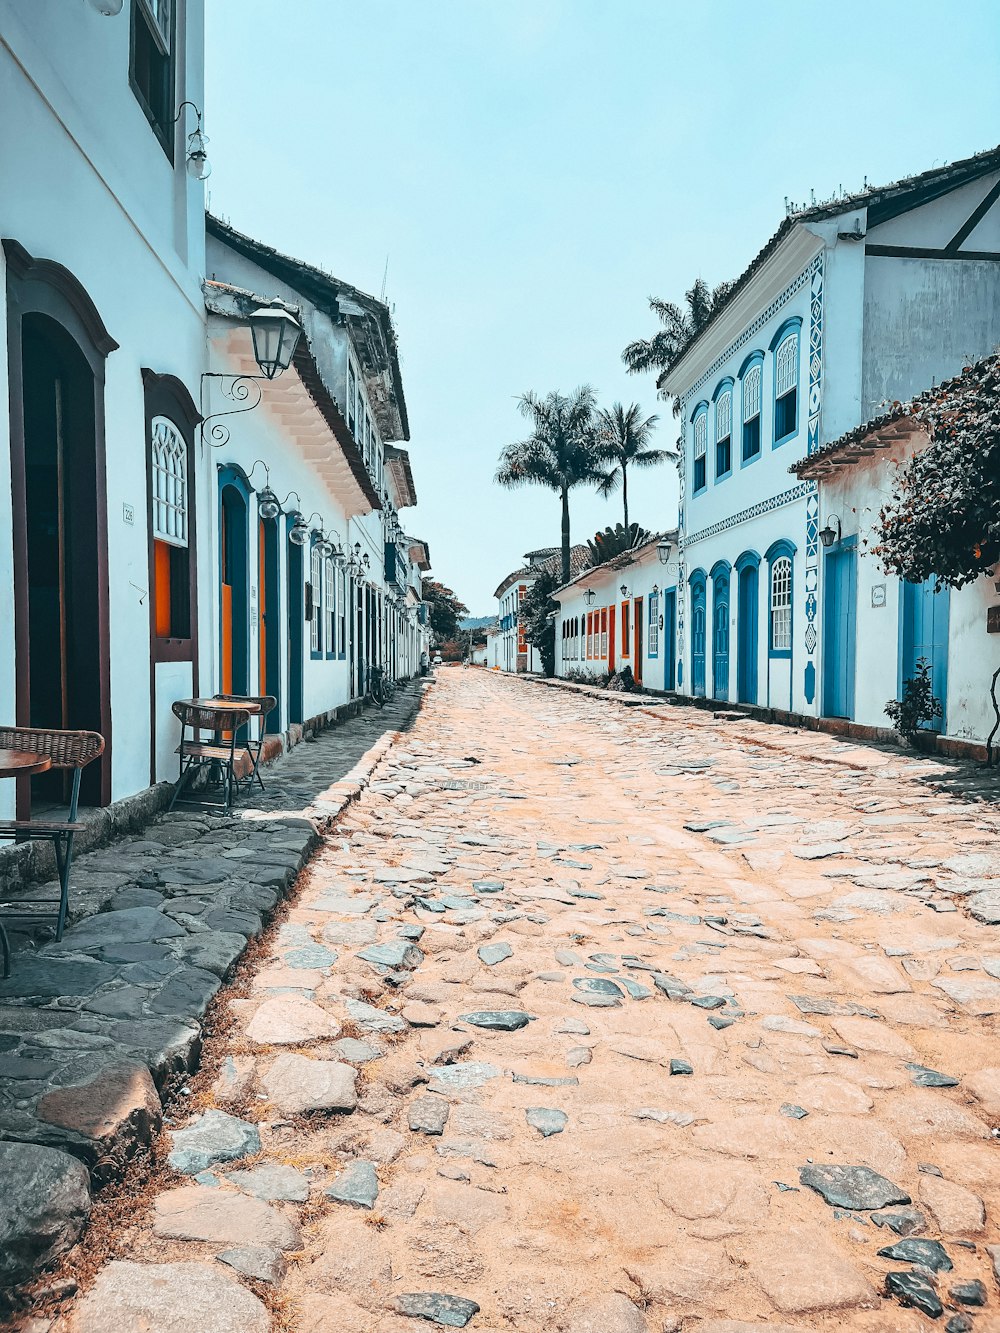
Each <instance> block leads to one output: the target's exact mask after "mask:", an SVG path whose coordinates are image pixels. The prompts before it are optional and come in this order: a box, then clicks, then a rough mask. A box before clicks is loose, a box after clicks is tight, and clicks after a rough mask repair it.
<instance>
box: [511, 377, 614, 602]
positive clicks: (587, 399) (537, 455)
mask: <svg viewBox="0 0 1000 1333" xmlns="http://www.w3.org/2000/svg"><path fill="white" fill-rule="evenodd" d="M518 410H519V411H520V413H521V415H522V416H525V417H527V418H528V420H529V421H530V422H531V434H530V435H529V436H528V438H527V439H526V440H519V441H517V442H516V443H514V444H508V445H507V447H506V448H505V449H504V450H503V452H502V453H501V455H500V462H499V465H498V467H497V471H496V477H495V480H496V482H497V483H498V484H499V485H500V486H506V487H508V488H512V489H513V488H516V487H518V486H528V485H537V486H547V487H548V489H549V490H551V491H555V492H556V493H557V494H558V496H559V498H560V500H561V502H562V575H563V577H562V581H563V583H566V582H568V581H569V576H570V526H569V493H570V491H571V490H573V489H574V488H575V487H577V486H582V485H585V484H588V483H589V484H591V485H593V484H596V483H598V482H600V481H601V480H602V478H603V476H604V470H603V468H602V466H601V460H600V458H599V456H598V452H597V437H596V426H595V421H594V413H595V411H596V399H595V397H594V391H593V389H592V388H591V387H590V386H589V385H587V384H585V385H583V386H582V387H581V388H579V389H576V390H574V392H573V393H571V394H568V395H567V394H561V393H550V394H548V395H546V397H544V398H540V397H539V396H538V395H537V394H535V393H530V392H529V393H525V394H522V395H521V397H520V399H519V400H518Z"/></svg>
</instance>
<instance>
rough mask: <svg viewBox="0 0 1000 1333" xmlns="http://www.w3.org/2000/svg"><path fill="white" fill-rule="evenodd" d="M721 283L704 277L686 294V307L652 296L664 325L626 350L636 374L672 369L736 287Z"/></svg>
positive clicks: (627, 360)
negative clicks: (711, 281)
mask: <svg viewBox="0 0 1000 1333" xmlns="http://www.w3.org/2000/svg"><path fill="white" fill-rule="evenodd" d="M734 285H735V284H734V283H732V282H720V283H719V285H718V286H717V287H714V288H712V287H709V285H708V283H707V282H705V280H704V279H703V278H696V279H695V282H694V285H693V286H692V287H691V288H690V289H689V290H688V291H686V292H685V293H684V302H685V304H684V305H683V306H680V305H677V304H676V303H675V302H673V301H661V300H660V299H659V298H658V297H656V296H651V297H650V298H649V308H650V310H652V312H653V314H654V315H656V316H657V317H658V319H659V321H660V323H661V324H662V325H663V327H662V328H661V329H658V330H657V332H656V333H654V334H653V336H652V337H651V338H637V339H636V341H635V342H630V343H629V345H628V346H627V347H626V348H625V350H624V351H623V352H622V360H623V361H624V362H625V365H626V367H627V368H628V369H629V371H631V373H632V374H634V375H636V374H639V373H640V372H642V371H646V370H656V371H663V370H669V369H670V367H671V366H672V365H673V363H674V362H675V361H676V360H677V357H678V356H679V355H680V353H681V352H682V351H683V350H684V348H685V347H686V346H687V345H688V343H689V342H690V341H691V339H692V338H693V337H694V336H695V334H696V333H700V332H701V330H702V329H703V328H704V327H705V325H706V324H707V323H708V321H709V320H710V319H711V318H712V316H713V315H714V314H715V312H716V311H717V310H718V309H719V307H720V306H721V305H722V304H723V302H724V301H725V300H726V298H727V297H728V295H729V293H730V292H731V291H732V289H733V287H734Z"/></svg>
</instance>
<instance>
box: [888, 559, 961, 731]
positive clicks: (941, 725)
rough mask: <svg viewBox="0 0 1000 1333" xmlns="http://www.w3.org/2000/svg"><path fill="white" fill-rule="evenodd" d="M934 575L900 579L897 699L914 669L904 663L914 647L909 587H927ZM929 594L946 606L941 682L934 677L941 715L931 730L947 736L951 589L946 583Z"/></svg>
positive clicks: (944, 612)
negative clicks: (918, 580)
mask: <svg viewBox="0 0 1000 1333" xmlns="http://www.w3.org/2000/svg"><path fill="white" fill-rule="evenodd" d="M934 577H935V576H934V575H933V574H931V575H930V577H929V578H926V579H924V581H923V582H922V583H909V582H908V581H907V580H905V579H900V581H899V654H898V656H899V661H898V664H897V667H896V698H897V699H900V698H902V695H903V681H904V680H905V679H906V676H907V673H908V671H910V670H911V669H912V668H910V667H907V666H906V665H905V664H904V658H905V656H906V652H907V647H908V646H909V647H911V648H912V647H913V645H912V644H910V645H908V644H907V637H908V635H907V629H908V626H907V615H906V600H907V588H912V589H917V588H920V589H923V588H925V587H926V585H927V584H928V583H930V581H931V579H933V578H934ZM929 595H930V596H932V597H940V598H941V599H942V602H941V604H942V606H943V608H944V610H943V612H942V614H943V616H944V620H945V634H944V643H943V644H942V645H939V646H940V647H941V649H942V655H941V661H940V663H939V665H940V666H941V677H942V679H941V681H940V682H938V680H937V679H934V680H933V682H932V683H933V685H934V694H935V696H936V697H937V698H938V699H939V700H940V701H941V717H940V718H939V719H938V726H937V727H931V728H929V730H932V731H937V732H938V734H939V735H941V736H946V735H947V734H948V645H949V633H950V629H951V589H950V588H949V587H948V586H947V584H946V585H945V586H944V587H943V588H942V589H941V591H940V592H932V593H930V594H929ZM931 666H932V668H933V666H934V663H933V662H932V663H931Z"/></svg>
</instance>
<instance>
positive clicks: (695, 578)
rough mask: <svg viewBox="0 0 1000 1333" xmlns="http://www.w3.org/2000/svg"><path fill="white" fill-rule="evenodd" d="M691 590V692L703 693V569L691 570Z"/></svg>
mask: <svg viewBox="0 0 1000 1333" xmlns="http://www.w3.org/2000/svg"><path fill="white" fill-rule="evenodd" d="M688 583H689V586H690V591H691V692H692V694H696V695H698V696H699V697H701V698H703V697H704V695H705V637H706V636H705V571H704V570H703V569H695V570H692V572H691V574H690V576H689V578H688Z"/></svg>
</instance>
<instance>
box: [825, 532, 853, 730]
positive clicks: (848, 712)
mask: <svg viewBox="0 0 1000 1333" xmlns="http://www.w3.org/2000/svg"><path fill="white" fill-rule="evenodd" d="M857 581H858V580H857V551H856V549H855V547H854V545H853V543H852V544H851V545H850V546H848V545H847V544H846V543H842V544H841V545H840V547H839V548H838V549H837V550H835V551H827V552H826V554H825V556H824V560H823V714H824V716H826V717H846V718H852V717H853V716H854V658H855V640H856V637H857Z"/></svg>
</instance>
